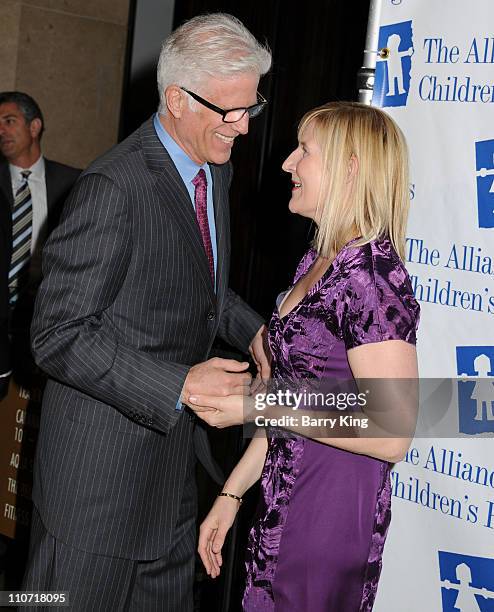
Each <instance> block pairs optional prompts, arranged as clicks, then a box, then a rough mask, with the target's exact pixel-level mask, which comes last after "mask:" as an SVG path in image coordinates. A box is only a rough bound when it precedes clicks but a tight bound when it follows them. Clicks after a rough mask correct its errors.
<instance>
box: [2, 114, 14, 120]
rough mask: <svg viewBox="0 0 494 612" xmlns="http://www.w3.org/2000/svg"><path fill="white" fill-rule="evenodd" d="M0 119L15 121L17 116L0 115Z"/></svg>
mask: <svg viewBox="0 0 494 612" xmlns="http://www.w3.org/2000/svg"><path fill="white" fill-rule="evenodd" d="M0 117H1V118H2V119H12V118H14V119H15V118H16V117H17V115H15V114H12V113H10V114H9V115H0Z"/></svg>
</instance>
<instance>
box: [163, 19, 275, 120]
mask: <svg viewBox="0 0 494 612" xmlns="http://www.w3.org/2000/svg"><path fill="white" fill-rule="evenodd" d="M270 67H271V51H270V50H269V48H268V46H267V45H261V44H260V43H259V42H258V41H257V40H256V39H255V37H254V36H253V35H252V34H251V33H250V32H249V30H248V29H247V28H246V27H245V26H244V25H243V23H242V22H241V21H240V20H238V19H237V18H236V17H233V16H232V15H228V14H227V13H212V14H209V15H199V16H198V17H194V18H193V19H190V20H189V21H186V22H185V23H184V24H183V25H181V26H180V27H179V28H177V29H176V30H175V31H174V32H172V33H171V34H170V36H168V38H167V39H166V40H165V41H164V42H163V45H162V47H161V53H160V57H159V61H158V74H157V77H158V92H159V96H160V105H159V109H158V112H159V113H160V114H166V100H165V89H166V88H167V87H168V86H169V85H172V84H175V85H179V86H182V87H186V88H187V89H194V88H195V87H196V86H197V85H199V84H200V83H201V82H203V81H204V80H205V79H207V78H208V77H214V78H219V79H227V78H229V77H234V76H239V75H241V74H245V73H249V72H250V73H254V74H257V75H259V76H262V75H263V74H266V72H267V71H268V70H269V68H270Z"/></svg>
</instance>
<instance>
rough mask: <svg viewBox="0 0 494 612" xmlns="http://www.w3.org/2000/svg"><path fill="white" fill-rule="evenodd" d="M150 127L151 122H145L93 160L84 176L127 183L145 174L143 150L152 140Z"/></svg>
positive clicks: (145, 164)
mask: <svg viewBox="0 0 494 612" xmlns="http://www.w3.org/2000/svg"><path fill="white" fill-rule="evenodd" d="M150 126H151V127H152V123H151V120H148V121H146V122H145V123H144V124H143V125H141V127H139V128H138V129H137V130H136V131H135V132H133V133H132V134H130V135H129V136H127V138H125V140H123V141H122V142H120V143H118V144H116V145H115V146H114V147H112V148H111V149H110V150H108V151H107V152H106V153H104V154H103V155H101V156H100V157H98V158H97V159H95V160H94V161H93V162H92V163H91V164H90V165H89V167H88V168H87V169H86V170H85V171H84V174H103V175H104V176H107V177H108V178H110V179H112V180H115V181H117V182H127V181H128V180H129V179H131V177H134V179H135V177H136V175H138V174H142V173H146V172H147V171H148V169H147V163H146V152H145V149H146V146H147V145H148V143H149V140H152V138H153V134H152V132H151V130H150ZM155 138H156V140H157V137H156V136H155Z"/></svg>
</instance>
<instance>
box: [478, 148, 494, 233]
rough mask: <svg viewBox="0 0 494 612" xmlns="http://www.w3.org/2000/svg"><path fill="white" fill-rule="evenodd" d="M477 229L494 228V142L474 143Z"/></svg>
mask: <svg viewBox="0 0 494 612" xmlns="http://www.w3.org/2000/svg"><path fill="white" fill-rule="evenodd" d="M475 158H476V169H477V206H478V211H479V227H486V228H491V227H494V140H481V141H479V142H476V143H475Z"/></svg>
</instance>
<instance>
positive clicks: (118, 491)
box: [24, 14, 271, 612]
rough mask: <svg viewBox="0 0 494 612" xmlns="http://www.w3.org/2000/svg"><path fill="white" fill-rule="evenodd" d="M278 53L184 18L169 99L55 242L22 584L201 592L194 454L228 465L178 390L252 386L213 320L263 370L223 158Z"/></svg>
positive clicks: (168, 598)
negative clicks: (196, 565) (225, 353)
mask: <svg viewBox="0 0 494 612" xmlns="http://www.w3.org/2000/svg"><path fill="white" fill-rule="evenodd" d="M270 61H271V60H270V54H269V52H268V51H267V50H266V49H265V48H263V47H262V46H261V45H259V43H257V41H256V40H255V39H254V38H253V36H252V35H251V34H250V33H249V32H248V31H247V30H246V29H245V27H244V26H243V25H242V24H241V23H240V22H239V21H238V20H236V19H235V18H233V17H231V16H228V15H222V14H216V15H209V16H203V17H197V18H195V19H193V20H191V21H189V22H187V23H186V24H184V25H183V26H182V27H181V28H179V29H178V30H177V31H175V32H174V33H172V35H171V36H170V37H169V38H168V39H167V40H166V41H165V43H164V45H163V48H162V52H161V56H160V62H159V67H158V84H159V90H160V97H161V102H160V110H159V113H158V114H157V115H156V116H155V117H153V118H151V119H150V120H149V121H147V122H146V123H144V124H143V125H142V126H141V128H140V129H138V130H137V131H136V132H135V133H134V134H132V135H131V136H130V137H129V138H128V139H127V140H125V141H124V142H123V143H121V144H120V145H119V146H118V147H116V148H115V149H113V150H112V151H110V152H109V153H107V154H106V155H105V156H103V157H102V158H101V159H99V160H97V161H96V162H95V163H94V164H93V165H92V166H91V167H90V168H89V169H88V170H87V171H86V172H84V173H83V175H82V177H81V179H80V180H79V182H78V184H77V187H76V189H75V190H74V192H73V193H72V195H71V198H70V199H69V201H68V202H67V205H66V208H65V210H64V214H63V218H62V222H61V224H60V226H59V228H58V229H57V230H56V231H55V232H54V234H53V236H52V238H51V240H49V242H48V244H47V245H46V247H45V251H44V255H43V257H44V271H45V278H44V281H43V283H42V285H41V289H40V293H39V297H38V302H37V309H36V313H35V320H34V324H33V329H32V335H33V349H34V353H35V357H36V359H37V362H38V364H39V365H40V367H41V368H43V369H44V370H45V371H46V372H47V373H48V374H49V375H50V376H51V377H52V379H51V380H50V381H49V382H48V385H47V389H46V392H45V396H44V403H43V410H42V423H41V431H40V439H39V442H38V451H37V452H38V454H37V461H36V466H35V485H34V494H33V497H34V502H35V506H36V509H37V510H36V512H35V516H34V524H33V530H32V542H31V554H30V562H29V567H28V570H27V574H26V578H25V584H24V588H26V589H30V590H66V591H69V598H70V600H71V606H72V607H73V609H77V610H89V609H101V610H123V609H132V610H135V609H142V610H153V609H156V610H167V611H168V612H171V611H173V610H177V611H180V612H185V611H187V610H191V609H192V596H191V593H192V579H193V562H194V549H195V511H196V499H195V484H194V465H195V456H197V457H199V459H200V460H201V461H202V463H203V464H204V465H205V467H206V469H208V470H209V472H210V473H211V475H212V476H213V477H216V478H217V479H218V480H219V479H220V474H218V470H217V468H216V466H215V464H214V462H213V460H212V458H211V454H210V451H209V446H208V444H207V438H206V432H205V431H204V430H203V429H202V427H201V425H200V424H199V423H198V422H197V421H196V420H195V418H194V417H192V416H190V415H189V413H188V412H187V409H186V408H185V407H184V406H183V404H182V403H181V399H183V398H186V397H189V396H190V395H191V393H193V392H197V391H198V390H199V389H202V390H203V392H207V393H211V394H213V395H218V393H220V394H228V393H232V392H238V391H239V390H240V391H241V392H242V391H243V392H246V388H247V386H248V384H249V379H250V377H249V375H248V374H247V373H246V372H245V370H246V365H247V364H245V363H238V362H236V361H232V360H222V359H209V360H208V354H209V351H210V349H211V345H212V342H213V340H214V338H215V336H216V335H218V336H220V337H222V338H224V339H226V340H227V341H229V342H230V343H231V344H233V345H235V346H236V347H238V348H239V349H242V350H247V349H250V350H251V352H252V353H253V356H254V359H255V360H256V362H257V363H258V364H259V366H260V367H262V368H264V374H266V372H267V370H266V368H267V361H266V358H265V355H264V354H263V351H262V332H263V325H262V320H261V319H260V318H259V317H258V315H256V314H255V313H254V312H253V311H252V310H251V309H250V308H249V307H248V306H247V305H246V304H245V303H244V302H242V300H241V299H240V298H239V297H238V296H236V295H235V294H234V293H233V292H232V291H230V290H229V289H228V286H227V283H228V268H229V261H228V256H229V250H230V246H229V227H228V226H229V218H228V188H229V185H230V181H231V167H230V164H228V163H227V162H228V160H229V158H230V152H231V148H232V145H233V142H234V139H235V138H236V137H237V136H238V135H240V134H246V133H247V131H248V126H249V118H251V117H254V116H255V115H256V114H258V113H259V112H260V110H261V109H262V107H263V105H264V104H265V101H264V100H263V99H262V97H261V96H260V95H259V94H258V93H257V85H258V81H259V77H260V76H261V75H262V74H264V73H265V72H266V71H267V70H268V69H269V66H270ZM213 164H215V165H213Z"/></svg>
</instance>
